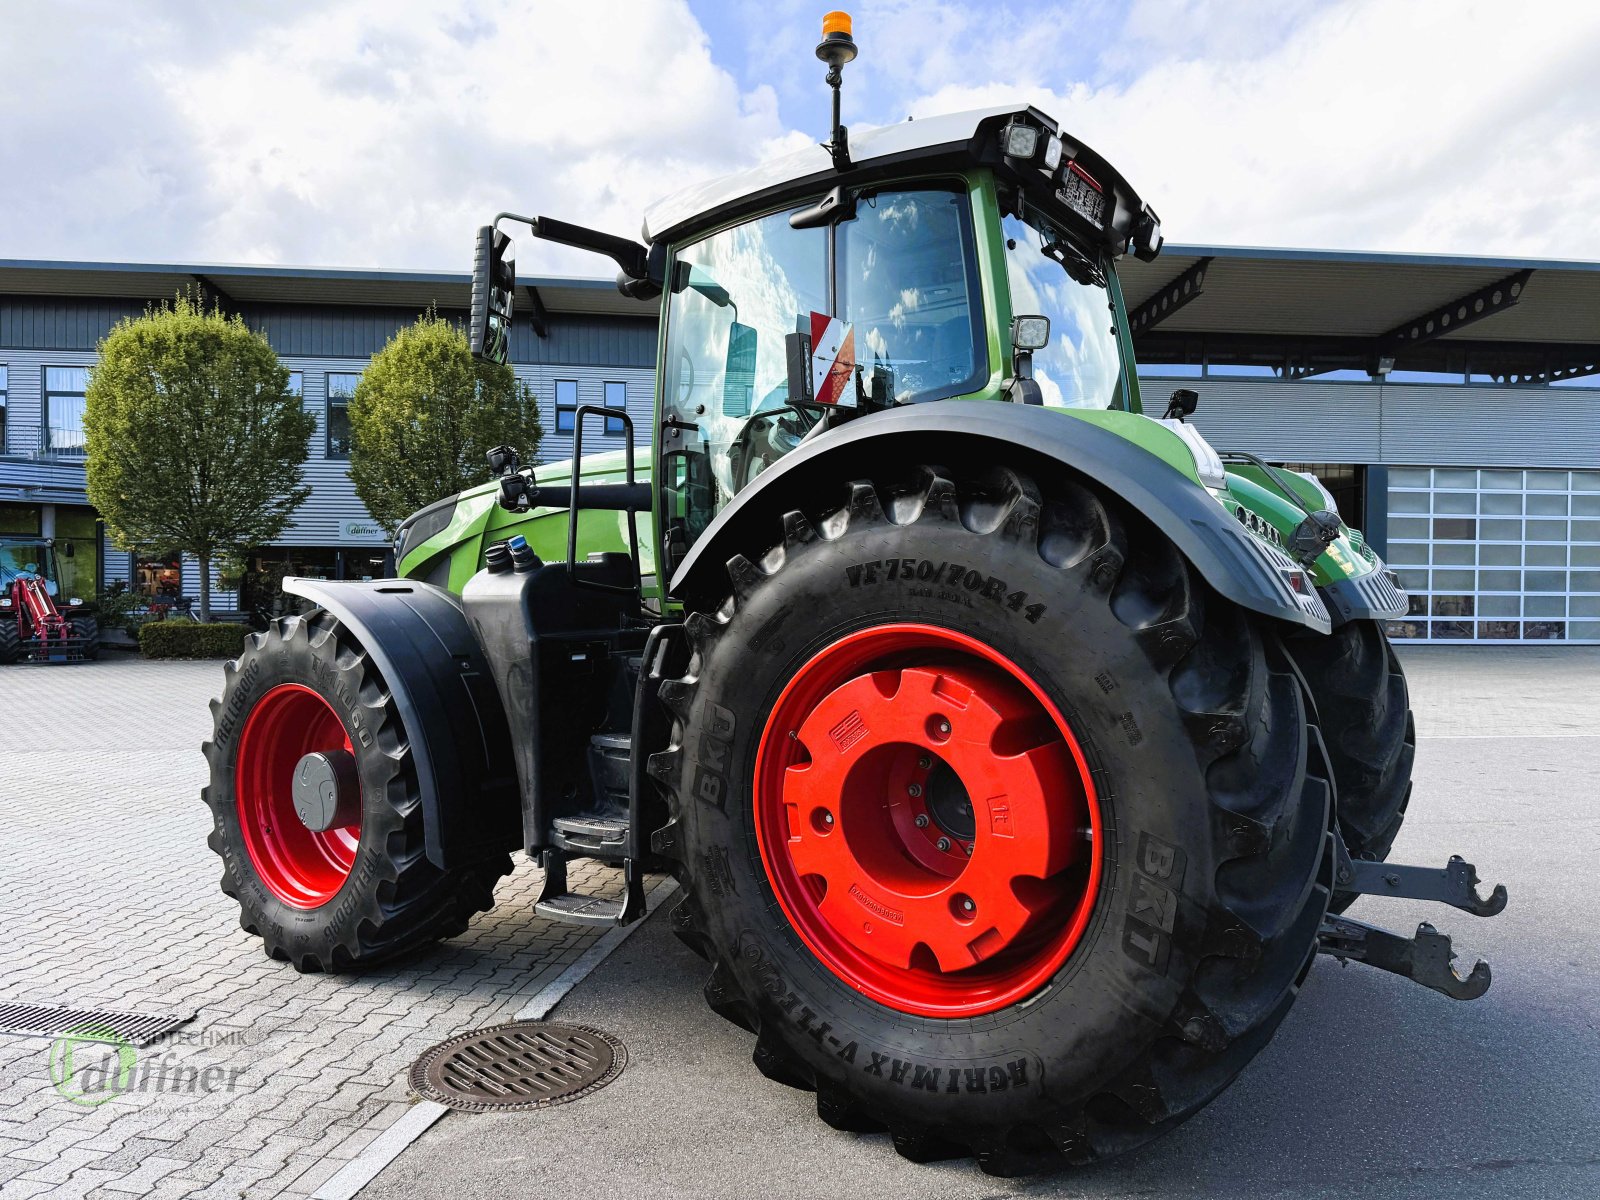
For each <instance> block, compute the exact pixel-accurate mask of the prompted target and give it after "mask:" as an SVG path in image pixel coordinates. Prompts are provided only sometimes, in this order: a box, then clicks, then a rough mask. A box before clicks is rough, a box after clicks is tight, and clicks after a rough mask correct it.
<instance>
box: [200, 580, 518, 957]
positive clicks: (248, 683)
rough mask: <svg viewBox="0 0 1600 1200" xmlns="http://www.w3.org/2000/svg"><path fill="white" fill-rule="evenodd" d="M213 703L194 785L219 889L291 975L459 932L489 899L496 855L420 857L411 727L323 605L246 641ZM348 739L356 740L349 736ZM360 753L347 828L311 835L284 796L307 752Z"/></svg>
mask: <svg viewBox="0 0 1600 1200" xmlns="http://www.w3.org/2000/svg"><path fill="white" fill-rule="evenodd" d="M225 671H226V676H227V678H226V682H225V684H224V686H223V692H222V698H221V699H220V700H214V701H212V704H211V711H212V715H213V717H214V718H215V732H214V736H213V739H212V740H211V741H209V742H207V743H206V744H205V746H204V747H203V749H204V751H205V755H206V758H207V760H208V761H209V763H210V767H211V783H210V786H209V787H207V788H206V789H205V791H204V792H202V793H201V795H202V798H203V799H204V801H205V803H206V805H207V806H208V807H209V808H210V809H211V818H212V832H211V835H210V837H209V838H208V839H207V844H208V845H209V846H210V847H211V848H212V849H213V850H214V851H216V852H217V854H218V855H220V856H221V858H222V866H223V871H222V890H223V892H224V893H226V894H227V895H229V896H231V897H233V898H234V899H235V900H237V901H238V903H239V910H240V914H239V924H240V926H241V927H242V928H243V929H244V930H245V932H246V933H250V934H254V935H255V936H257V937H259V938H261V939H262V943H263V947H264V949H265V950H266V953H267V954H269V955H270V956H271V957H273V958H277V959H285V960H288V961H289V962H291V963H293V964H294V967H295V969H296V970H299V971H339V970H349V969H354V968H359V967H365V966H368V965H371V964H373V963H377V962H382V961H383V960H385V959H388V958H392V957H394V956H395V955H398V954H402V953H405V952H406V951H409V950H413V949H415V948H416V947H418V946H421V945H424V944H426V943H428V942H431V941H433V940H435V939H438V938H445V937H453V936H454V935H456V934H458V933H461V932H462V931H463V930H465V929H466V927H467V922H468V920H469V919H470V918H471V917H472V916H473V914H475V913H478V912H482V911H485V910H487V909H489V908H491V907H493V905H494V885H495V882H496V881H497V880H498V879H499V878H500V877H501V876H503V875H506V874H508V873H509V872H510V870H511V859H510V857H509V856H508V855H505V854H498V855H494V856H492V857H490V858H487V859H485V860H484V861H482V862H479V863H475V864H473V865H471V866H468V867H463V868H459V869H455V870H450V871H441V870H439V869H438V868H437V867H435V866H434V865H433V864H432V863H431V862H429V861H428V858H427V856H426V853H425V852H424V848H423V823H422V803H421V796H420V790H419V785H418V782H417V774H416V767H415V764H414V763H413V761H412V759H411V755H410V752H409V743H408V735H407V730H406V728H405V726H404V724H403V722H402V719H401V716H400V710H399V708H398V707H397V705H396V703H395V699H394V696H393V695H392V694H391V691H390V689H389V688H388V686H387V685H386V684H385V682H384V680H383V678H382V676H380V675H379V674H378V671H377V668H376V667H375V666H374V665H373V664H372V662H371V660H370V659H369V658H368V656H367V654H366V653H365V651H364V650H363V649H362V647H361V644H360V642H359V641H358V640H357V639H356V637H355V635H354V634H353V633H352V632H351V631H350V630H348V629H346V628H345V627H344V626H343V625H342V624H341V623H340V622H339V620H338V619H337V618H336V617H334V616H333V615H332V614H331V613H328V612H326V611H323V610H321V609H316V610H313V611H312V612H310V613H308V614H306V615H304V616H290V617H283V618H280V619H279V620H277V621H275V622H274V623H273V625H272V627H271V628H270V629H268V630H267V632H266V633H256V634H252V635H250V637H249V638H248V640H247V641H246V643H245V649H244V653H243V654H242V655H241V656H240V657H239V659H238V661H236V662H231V663H229V664H228V665H227V667H226V668H225ZM352 735H353V736H352ZM341 744H342V748H343V749H344V750H345V752H346V753H348V754H349V755H350V756H352V757H353V759H354V767H355V771H356V787H357V788H358V792H359V795H358V798H357V799H356V800H355V806H356V807H355V808H354V809H353V810H351V812H350V816H351V822H350V823H346V824H339V825H338V826H337V827H336V828H332V829H329V830H328V831H326V832H325V833H320V834H313V833H311V832H310V831H309V830H308V829H307V827H306V826H305V825H303V824H301V823H299V821H298V819H297V818H296V817H295V815H294V810H293V807H292V802H291V800H290V787H291V780H292V778H293V774H294V771H295V769H296V763H297V762H298V761H299V760H300V756H301V755H302V754H304V753H308V752H313V751H317V752H322V751H327V752H337V751H338V750H339V749H341Z"/></svg>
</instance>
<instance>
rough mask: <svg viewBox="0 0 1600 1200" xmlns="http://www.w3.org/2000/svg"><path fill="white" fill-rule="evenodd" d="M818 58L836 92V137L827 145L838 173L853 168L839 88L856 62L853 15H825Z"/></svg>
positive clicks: (823, 15) (834, 114)
mask: <svg viewBox="0 0 1600 1200" xmlns="http://www.w3.org/2000/svg"><path fill="white" fill-rule="evenodd" d="M817 57H818V58H820V59H821V60H822V61H823V62H825V63H827V64H828V86H829V87H830V88H832V89H833V136H832V138H831V139H830V140H829V141H828V142H826V143H824V146H825V148H826V149H827V151H828V153H829V154H830V155H831V156H832V157H833V165H834V167H835V169H837V170H840V171H844V170H848V169H849V167H850V131H849V130H848V129H846V128H845V127H844V125H843V124H842V123H841V122H840V120H839V85H840V84H841V83H843V82H844V65H845V63H847V62H854V61H855V57H856V44H855V42H854V41H852V40H851V37H850V14H849V13H847V12H839V11H837V10H835V11H834V12H829V13H823V14H822V40H821V41H820V42H818V43H817Z"/></svg>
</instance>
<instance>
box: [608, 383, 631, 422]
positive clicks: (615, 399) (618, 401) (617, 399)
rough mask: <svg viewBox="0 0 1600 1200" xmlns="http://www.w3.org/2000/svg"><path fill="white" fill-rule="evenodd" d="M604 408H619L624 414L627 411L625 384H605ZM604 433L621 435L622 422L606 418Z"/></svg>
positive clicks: (626, 386)
mask: <svg viewBox="0 0 1600 1200" xmlns="http://www.w3.org/2000/svg"><path fill="white" fill-rule="evenodd" d="M606 407H607V408H620V409H622V410H623V411H624V412H626V411H627V410H628V385H627V384H625V383H608V384H606ZM606 432H607V433H621V432H622V422H621V421H619V420H617V418H616V417H607V418H606Z"/></svg>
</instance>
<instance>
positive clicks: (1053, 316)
mask: <svg viewBox="0 0 1600 1200" xmlns="http://www.w3.org/2000/svg"><path fill="white" fill-rule="evenodd" d="M836 158H837V155H836V154H833V155H830V152H829V151H828V150H827V149H826V148H822V147H815V148H812V149H809V150H806V151H802V152H800V153H799V154H796V155H792V156H790V157H789V158H787V159H784V160H781V161H779V162H777V163H774V164H770V165H768V166H765V167H762V168H759V169H758V170H756V171H752V172H747V173H745V174H743V175H739V176H735V177H733V178H731V179H728V180H724V181H721V182H720V183H719V184H717V185H712V186H708V187H701V188H697V189H693V190H692V191H691V192H689V193H687V194H685V195H684V196H681V197H677V198H672V199H668V200H666V201H663V202H662V203H660V204H658V205H656V206H655V207H654V208H652V209H651V210H650V211H649V213H648V215H647V217H646V222H645V230H646V236H647V237H649V238H651V240H652V242H661V243H665V244H667V245H668V246H669V247H670V249H669V250H668V251H667V253H666V255H665V268H664V280H665V282H666V286H665V288H664V290H665V292H666V297H665V301H664V305H663V319H664V323H665V327H666V339H665V354H664V357H663V359H662V362H661V380H660V388H661V406H662V428H661V431H660V432H661V441H660V466H661V469H662V472H663V478H664V486H665V489H666V492H665V495H664V498H663V505H664V511H663V513H662V518H663V529H664V532H665V536H666V538H667V540H668V543H667V548H668V550H669V557H670V556H671V555H674V554H675V555H680V556H681V554H682V553H683V551H684V550H686V549H687V548H688V547H689V546H690V545H691V544H692V543H693V542H694V541H695V540H696V539H697V537H698V536H699V534H700V532H701V531H702V530H703V529H704V528H705V527H706V525H707V524H708V523H709V522H710V520H711V519H712V518H713V517H714V516H715V515H716V514H717V513H718V512H720V511H721V510H722V509H723V508H724V507H725V506H726V504H727V502H728V501H729V500H730V499H731V498H732V497H733V496H735V495H737V494H738V493H739V492H741V491H742V490H743V489H744V488H745V487H746V486H748V485H749V484H750V483H751V482H752V481H753V480H754V479H755V478H756V477H757V476H758V475H760V474H761V472H762V471H764V470H766V469H767V468H769V467H770V466H772V465H773V463H775V462H776V461H777V460H778V459H780V458H782V457H783V456H785V455H786V454H788V453H789V452H790V451H792V450H793V449H795V448H796V447H797V446H798V445H800V443H801V442H802V441H804V440H805V439H806V438H808V437H810V436H815V435H816V434H819V433H821V432H823V431H824V430H826V429H827V428H830V427H833V426H837V425H839V424H841V423H843V422H844V421H847V420H849V419H851V418H852V417H853V416H856V415H860V414H864V413H870V412H876V411H882V410H885V409H888V408H892V407H895V406H900V405H912V404H925V403H930V402H933V401H939V400H952V399H1002V400H1009V401H1011V402H1013V403H1022V404H1036V405H1049V406H1053V407H1063V408H1079V409H1096V410H1104V409H1116V410H1119V411H1123V412H1137V411H1138V406H1139V400H1138V383H1137V377H1136V376H1135V374H1134V372H1133V363H1132V356H1131V352H1130V351H1129V346H1128V344H1127V342H1126V338H1125V335H1124V334H1123V329H1124V325H1125V317H1126V314H1125V312H1124V309H1123V303H1122V295H1121V291H1120V288H1119V287H1118V286H1117V278H1116V267H1115V261H1116V258H1117V257H1118V256H1119V255H1120V254H1122V253H1124V252H1125V251H1126V250H1127V249H1128V248H1129V245H1130V244H1134V245H1136V247H1137V249H1138V252H1140V253H1141V254H1143V255H1145V256H1146V257H1151V256H1153V255H1154V254H1155V253H1156V251H1157V250H1158V249H1159V245H1160V232H1159V225H1158V224H1157V222H1156V219H1155V216H1154V214H1153V213H1151V212H1150V211H1149V209H1148V208H1147V207H1146V206H1145V205H1144V204H1143V203H1142V202H1141V201H1140V200H1139V199H1138V197H1137V196H1136V195H1135V194H1134V193H1133V191H1132V189H1131V188H1129V187H1128V186H1127V184H1126V183H1125V181H1123V180H1122V178H1121V176H1120V175H1118V174H1117V173H1116V172H1115V171H1114V170H1113V169H1112V168H1111V167H1110V166H1109V164H1107V163H1106V162H1105V160H1104V159H1102V158H1100V157H1099V156H1098V155H1096V154H1095V153H1094V152H1093V151H1092V150H1090V149H1089V148H1088V147H1087V146H1084V145H1082V144H1081V143H1078V142H1076V141H1073V140H1072V139H1070V138H1069V137H1065V136H1064V135H1063V134H1062V133H1061V132H1060V130H1059V127H1058V126H1057V124H1056V122H1055V121H1053V120H1052V119H1051V118H1049V117H1048V116H1046V115H1044V114H1043V113H1041V112H1039V111H1038V110H1036V109H1031V108H1029V109H1017V108H996V109H989V110H985V111H981V112H973V113H960V114H955V115H952V116H946V117H938V118H934V119H932V120H925V121H921V122H907V123H906V124H904V125H896V126H889V127H887V128H884V129H879V130H873V131H870V132H869V133H867V134H866V135H864V136H863V137H861V138H859V139H858V140H857V142H856V143H855V146H854V148H853V150H852V151H851V155H850V158H849V160H848V163H847V164H846V165H845V166H844V167H843V169H841V168H840V167H839V166H836V165H835V162H834V159H836Z"/></svg>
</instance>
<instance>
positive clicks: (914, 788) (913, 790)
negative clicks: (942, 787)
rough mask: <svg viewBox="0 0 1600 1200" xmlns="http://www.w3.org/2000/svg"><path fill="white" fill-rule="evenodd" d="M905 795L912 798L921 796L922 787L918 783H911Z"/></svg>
mask: <svg viewBox="0 0 1600 1200" xmlns="http://www.w3.org/2000/svg"><path fill="white" fill-rule="evenodd" d="M906 794H907V795H908V796H912V797H916V796H920V795H922V785H921V784H920V783H913V784H912V785H911V786H910V787H908V788H907V789H906Z"/></svg>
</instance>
